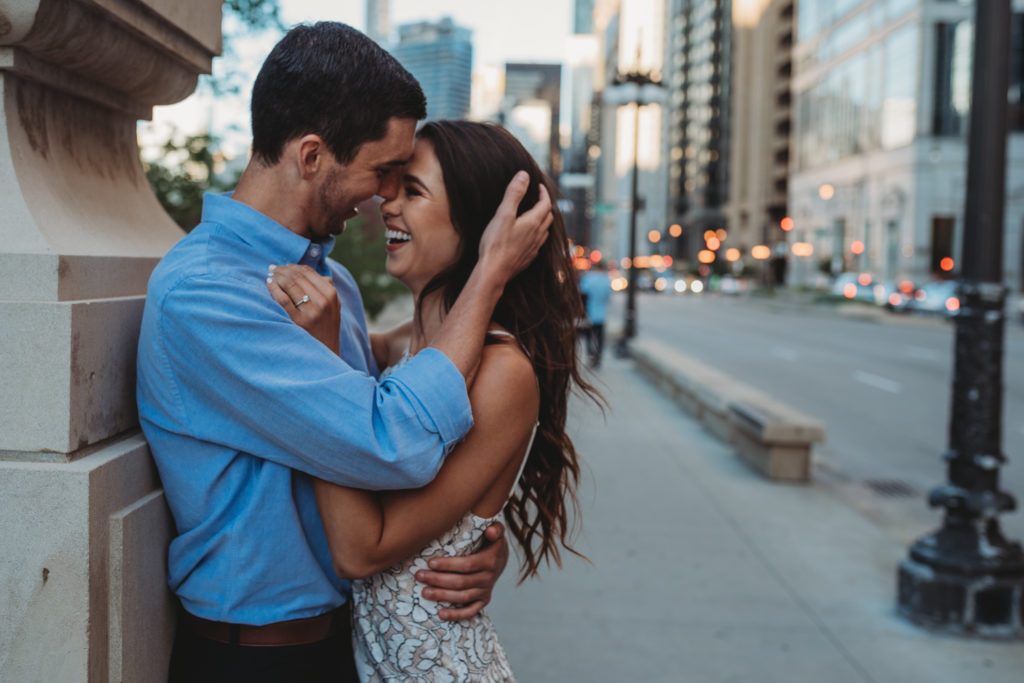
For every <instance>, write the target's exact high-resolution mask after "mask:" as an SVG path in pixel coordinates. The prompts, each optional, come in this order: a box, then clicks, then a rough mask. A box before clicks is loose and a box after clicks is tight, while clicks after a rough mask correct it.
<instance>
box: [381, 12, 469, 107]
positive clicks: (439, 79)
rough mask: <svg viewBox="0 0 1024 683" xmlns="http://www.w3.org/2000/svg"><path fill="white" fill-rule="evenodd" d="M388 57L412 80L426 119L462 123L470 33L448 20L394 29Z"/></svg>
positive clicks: (422, 22) (467, 79)
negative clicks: (421, 94)
mask: <svg viewBox="0 0 1024 683" xmlns="http://www.w3.org/2000/svg"><path fill="white" fill-rule="evenodd" d="M391 54H393V55H394V56H395V58H397V59H398V61H399V62H401V63H402V66H404V67H405V68H406V69H408V70H409V72H410V73H411V74H412V75H413V76H415V77H416V80H418V81H419V82H420V86H421V87H422V88H423V92H424V94H425V95H426V96H427V118H428V119H462V118H465V117H466V115H467V114H468V113H469V103H470V99H469V97H470V87H471V84H472V68H473V33H472V31H471V30H470V29H468V28H463V27H461V26H458V25H456V24H455V22H453V21H452V20H451V18H450V17H444V18H442V19H441V20H440V21H421V22H416V23H412V24H404V25H402V26H399V27H398V42H397V43H396V44H395V45H393V46H392V47H391Z"/></svg>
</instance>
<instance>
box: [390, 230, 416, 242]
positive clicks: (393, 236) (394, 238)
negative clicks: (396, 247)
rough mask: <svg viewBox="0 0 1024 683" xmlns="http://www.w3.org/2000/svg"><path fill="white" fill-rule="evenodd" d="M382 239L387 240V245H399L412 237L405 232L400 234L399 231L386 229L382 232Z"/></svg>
mask: <svg viewBox="0 0 1024 683" xmlns="http://www.w3.org/2000/svg"><path fill="white" fill-rule="evenodd" d="M384 239H386V240H387V242H388V244H401V243H403V242H408V241H409V240H411V239H412V235H410V234H409V233H407V232H402V231H401V230H391V229H388V230H385V231H384Z"/></svg>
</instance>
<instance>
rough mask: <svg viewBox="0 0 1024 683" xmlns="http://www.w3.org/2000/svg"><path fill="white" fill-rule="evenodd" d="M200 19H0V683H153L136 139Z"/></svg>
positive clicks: (160, 576) (164, 13)
mask: <svg viewBox="0 0 1024 683" xmlns="http://www.w3.org/2000/svg"><path fill="white" fill-rule="evenodd" d="M220 18H221V3H220V2H219V0H0V207H2V209H0V378H2V391H0V586H2V590H0V615H3V618H2V619H0V680H3V681H18V682H20V681H48V682H49V681H62V682H63V681H106V680H111V681H121V680H125V681H158V680H162V679H163V677H164V676H165V673H166V665H167V657H168V655H169V649H170V634H171V632H172V629H173V611H172V609H171V602H170V598H169V595H168V592H167V589H166V582H165V576H166V569H165V561H166V545H167V542H168V539H169V538H170V532H171V521H170V517H169V514H168V512H167V508H166V505H165V504H164V501H163V495H162V492H161V491H160V488H159V481H158V479H157V477H156V472H155V469H154V467H153V465H152V462H151V459H150V457H149V453H148V450H147V448H146V443H145V441H144V440H143V438H142V436H141V433H140V432H139V431H138V418H137V415H136V409H135V395H134V384H135V345H136V338H137V334H138V326H139V321H140V318H141V315H142V307H143V301H144V297H145V288H146V280H147V278H148V276H149V273H150V271H151V270H152V268H153V266H154V265H155V264H156V263H157V261H158V260H159V259H160V257H161V256H162V255H163V254H164V253H165V252H166V251H167V250H168V249H169V248H170V247H171V245H173V244H174V243H175V242H176V241H177V240H178V239H179V238H180V237H181V234H182V233H181V231H180V230H179V229H178V228H177V226H175V225H174V223H173V222H172V221H171V220H170V219H169V218H168V217H167V216H166V214H165V213H164V212H163V210H162V209H161V208H160V206H159V204H158V203H157V201H156V198H155V197H154V196H153V195H152V193H151V192H150V190H149V186H148V184H147V182H146V179H145V176H144V174H143V171H142V165H141V163H140V161H139V157H138V148H137V145H136V134H135V129H136V122H137V121H138V119H140V118H149V116H150V113H151V111H152V107H153V106H154V105H158V104H169V103H172V102H176V101H178V100H181V99H183V98H184V97H186V96H187V95H188V94H190V93H191V92H192V90H193V89H194V88H195V84H196V79H197V76H198V74H199V73H201V72H209V70H210V64H211V60H212V58H213V56H214V55H215V54H218V53H219V52H220V47H221V45H220V40H221V37H220Z"/></svg>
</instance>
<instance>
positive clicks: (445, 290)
mask: <svg viewBox="0 0 1024 683" xmlns="http://www.w3.org/2000/svg"><path fill="white" fill-rule="evenodd" d="M417 137H418V138H419V139H422V140H427V141H429V142H430V143H431V144H432V145H433V148H434V153H435V154H436V155H437V158H438V160H439V161H440V164H441V171H442V174H443V176H444V184H445V188H446V190H447V193H448V203H449V207H450V212H451V219H452V223H453V224H454V226H455V230H456V231H457V232H458V233H459V235H460V237H461V245H460V253H459V256H458V258H457V259H456V261H455V263H454V264H452V265H451V266H450V267H448V268H447V269H446V270H445V271H444V272H442V273H440V274H438V275H437V276H436V277H435V278H434V279H433V280H432V281H431V282H429V283H428V284H427V286H426V287H424V289H423V291H422V292H421V294H420V297H421V298H422V297H424V296H426V295H427V294H429V293H431V292H435V291H440V292H441V294H442V300H443V305H444V310H446V311H447V310H450V309H451V307H452V305H454V303H455V300H456V299H457V298H458V296H459V292H461V291H462V288H463V286H464V285H465V284H466V281H467V280H468V279H469V275H470V272H472V270H473V267H474V266H475V265H476V262H477V258H478V253H479V247H480V237H481V235H482V234H483V231H484V228H485V227H486V225H487V223H488V221H489V220H490V219H491V217H492V216H493V215H494V212H495V210H496V209H497V208H498V204H500V203H501V199H502V197H503V196H504V193H505V188H506V186H507V185H508V183H509V181H511V180H512V177H513V176H514V175H515V174H516V172H517V171H520V170H525V171H528V172H529V174H530V186H529V189H528V190H527V193H526V196H525V197H524V198H523V201H522V202H521V203H520V205H519V213H522V212H523V211H525V210H527V209H529V208H530V207H531V206H533V205H534V204H535V203H536V202H537V199H538V198H539V196H540V195H539V193H540V185H541V183H543V184H544V185H545V187H546V188H547V190H548V193H549V195H550V196H551V199H552V203H554V201H555V198H556V196H557V194H556V191H555V187H554V185H553V184H552V182H551V180H550V179H548V178H547V177H546V176H545V175H544V173H543V171H541V170H540V168H539V167H538V166H537V163H536V162H535V161H534V160H533V157H531V156H530V154H529V153H528V152H527V151H526V150H525V149H524V148H523V146H522V144H520V142H519V141H518V140H517V139H516V138H515V137H514V136H513V135H512V134H511V133H509V132H508V131H506V130H505V129H504V128H502V127H500V126H497V125H494V124H487V123H477V122H470V121H432V122H429V123H426V124H424V125H423V127H422V128H420V130H419V132H418V133H417ZM552 212H553V214H554V221H553V223H552V225H551V230H550V235H549V237H548V240H547V242H546V243H545V244H544V246H543V247H542V248H541V250H540V253H538V254H537V257H536V258H535V259H534V260H533V262H532V263H531V264H530V265H529V266H527V268H526V269H525V270H524V271H523V272H521V273H519V275H517V276H516V277H515V278H513V279H512V280H511V281H510V282H509V283H508V284H507V285H506V286H505V291H504V293H503V294H502V296H501V299H500V300H499V301H498V305H497V306H496V307H495V311H494V318H493V319H494V321H495V322H497V323H498V324H499V325H501V326H502V327H504V328H505V329H506V330H508V331H509V332H511V333H512V335H514V336H515V338H516V340H518V342H519V344H520V345H521V346H522V348H523V350H524V351H525V352H526V354H527V356H529V358H530V362H531V363H532V364H533V369H534V373H535V374H536V375H537V382H538V384H539V387H540V413H539V415H538V422H539V426H538V427H537V435H536V437H535V438H534V441H533V446H532V447H531V448H530V452H529V453H528V454H527V460H526V465H525V467H524V469H523V474H522V476H521V477H520V479H519V486H518V490H517V491H515V492H514V493H513V495H512V497H511V499H510V500H509V503H508V505H507V506H506V507H505V522H506V524H507V525H508V528H509V532H510V533H511V534H512V536H513V538H515V539H516V541H517V542H518V544H519V546H520V547H521V549H522V552H523V558H522V559H523V562H522V566H521V568H520V578H519V580H520V582H522V581H523V580H524V579H526V578H528V577H530V576H535V575H536V574H537V572H538V569H539V567H540V564H541V562H542V561H543V562H544V563H545V564H550V562H551V561H552V560H553V561H554V562H555V564H556V565H558V566H561V565H562V561H561V554H560V552H559V546H560V545H561V546H562V547H564V548H565V549H566V550H568V551H570V552H572V553H574V554H576V555H579V554H580V553H578V552H577V551H576V550H574V549H573V548H572V546H571V545H570V541H571V538H572V536H573V535H574V533H575V531H576V526H577V522H578V519H579V516H578V515H579V503H578V501H577V498H576V486H577V485H578V483H579V474H580V465H579V457H578V455H577V453H576V449H575V448H574V446H573V443H572V440H571V439H570V438H569V435H568V434H566V432H565V420H566V406H567V403H568V397H569V391H570V389H571V388H572V387H573V385H575V387H576V388H577V389H578V390H579V391H580V392H581V393H582V394H585V395H587V396H589V397H590V398H591V399H593V400H594V401H595V402H598V403H599V404H600V403H602V402H603V399H602V398H601V396H600V394H599V393H598V392H597V391H596V389H594V387H593V386H591V384H590V383H588V382H587V381H586V380H585V379H584V378H583V377H582V375H581V373H580V367H579V364H578V361H577V358H576V321H577V320H578V319H579V318H580V317H581V316H582V315H583V302H582V300H581V298H580V293H579V288H578V287H577V284H576V276H575V272H574V269H573V267H572V261H571V257H570V253H569V242H568V238H567V236H566V232H565V221H564V219H563V218H562V215H561V212H560V211H559V210H558V208H557V206H553V207H552ZM489 341H491V342H493V341H495V340H489ZM570 508H571V509H570ZM570 513H571V516H570Z"/></svg>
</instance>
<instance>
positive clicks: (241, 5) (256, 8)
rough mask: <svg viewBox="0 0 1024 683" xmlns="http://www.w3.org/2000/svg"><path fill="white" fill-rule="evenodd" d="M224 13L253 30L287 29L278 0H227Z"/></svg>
mask: <svg viewBox="0 0 1024 683" xmlns="http://www.w3.org/2000/svg"><path fill="white" fill-rule="evenodd" d="M224 13H225V15H228V16H234V17H235V18H237V19H238V20H239V21H240V22H241V23H242V24H244V25H245V26H247V27H249V29H251V30H267V29H276V30H278V31H284V30H285V25H284V22H282V21H281V7H280V6H279V5H278V1H277V0H225V2H224Z"/></svg>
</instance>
